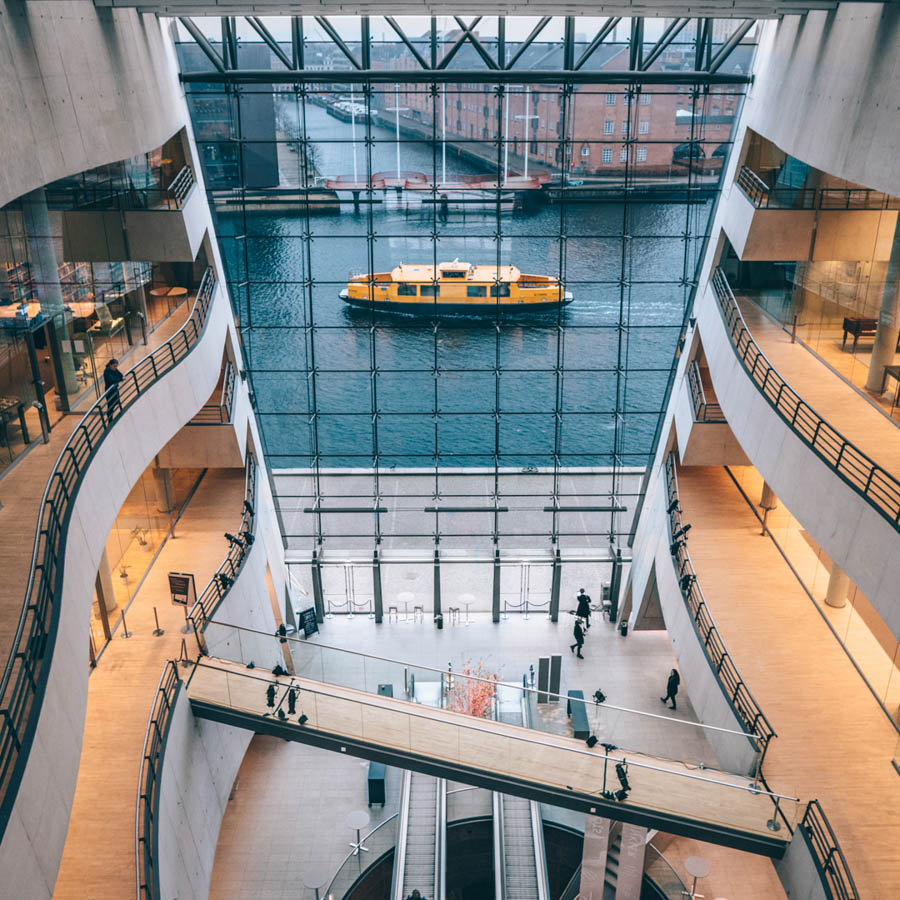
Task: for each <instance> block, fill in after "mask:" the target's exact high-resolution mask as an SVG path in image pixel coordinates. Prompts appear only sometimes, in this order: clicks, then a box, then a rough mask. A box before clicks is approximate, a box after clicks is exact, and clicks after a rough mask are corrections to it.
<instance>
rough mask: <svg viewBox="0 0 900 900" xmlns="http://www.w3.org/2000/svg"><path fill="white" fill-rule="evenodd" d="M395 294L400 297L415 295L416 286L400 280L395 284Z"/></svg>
mask: <svg viewBox="0 0 900 900" xmlns="http://www.w3.org/2000/svg"><path fill="white" fill-rule="evenodd" d="M397 295H398V296H400V297H415V296H416V286H415V285H414V284H408V283H407V282H405V281H401V282H400V283H399V284H398V285H397Z"/></svg>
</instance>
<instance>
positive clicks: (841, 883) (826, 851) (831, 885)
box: [800, 800, 859, 900]
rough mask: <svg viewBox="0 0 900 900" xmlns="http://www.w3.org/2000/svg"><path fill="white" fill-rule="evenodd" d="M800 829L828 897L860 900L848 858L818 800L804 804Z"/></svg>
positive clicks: (833, 899)
mask: <svg viewBox="0 0 900 900" xmlns="http://www.w3.org/2000/svg"><path fill="white" fill-rule="evenodd" d="M800 828H801V829H802V830H803V833H804V834H805V835H806V837H807V838H808V839H809V845H810V848H811V849H812V851H813V855H814V858H815V861H816V868H817V869H818V870H819V878H820V879H821V881H822V884H823V886H824V887H825V889H826V891H828V892H829V897H831V898H832V900H859V892H858V891H857V889H856V883H855V882H854V880H853V875H852V874H851V873H850V866H849V865H848V864H847V858H846V857H845V856H844V853H843V851H842V850H841V845H840V844H839V843H838V840H837V838H836V837H835V835H834V831H832V829H831V824H830V823H829V821H828V817H827V816H826V815H825V812H824V811H823V810H822V805H821V804H820V803H819V801H818V800H810V801H809V803H807V804H806V812H805V813H804V814H803V818H802V819H801V820H800Z"/></svg>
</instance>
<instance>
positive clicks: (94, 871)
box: [54, 469, 244, 900]
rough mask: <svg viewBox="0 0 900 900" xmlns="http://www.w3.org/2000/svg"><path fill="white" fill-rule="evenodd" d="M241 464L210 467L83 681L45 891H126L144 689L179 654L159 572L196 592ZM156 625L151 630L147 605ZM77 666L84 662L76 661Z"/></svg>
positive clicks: (212, 564)
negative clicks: (82, 717)
mask: <svg viewBox="0 0 900 900" xmlns="http://www.w3.org/2000/svg"><path fill="white" fill-rule="evenodd" d="M243 496H244V472H243V469H235V470H210V471H209V472H208V473H207V474H206V475H205V476H204V478H203V481H201V483H200V487H199V488H198V490H197V493H196V494H195V495H194V497H193V499H192V500H191V503H190V504H189V505H188V507H187V510H186V512H185V514H184V516H183V517H182V518H181V521H180V522H179V524H178V526H177V528H176V534H177V538H176V539H174V540H172V539H170V540H169V541H168V542H167V543H166V544H165V546H164V547H163V549H162V551H161V552H160V555H159V557H158V558H157V560H156V564H155V565H154V566H153V568H152V569H151V570H150V573H149V575H148V576H147V580H146V581H145V582H144V584H143V586H142V588H141V590H140V591H139V592H138V594H137V596H136V597H135V599H134V600H133V602H132V604H131V607H130V609H129V610H128V614H127V616H128V628H129V630H130V631H131V632H132V634H133V637H131V638H129V639H127V640H126V639H124V638H123V637H122V634H121V629H120V631H119V632H117V633H116V634H115V635H114V636H113V640H112V641H111V642H110V644H109V646H108V647H107V648H106V650H105V651H104V653H103V655H102V656H101V658H100V662H99V664H98V666H97V668H96V669H95V670H94V671H93V672H92V673H91V677H90V681H89V682H88V707H87V720H86V723H85V731H84V743H83V745H82V751H81V766H80V769H79V772H78V785H77V787H76V790H75V800H74V804H73V807H72V815H71V818H70V820H69V833H68V837H67V840H66V846H65V850H64V853H63V859H62V864H61V866H60V871H59V877H58V879H57V882H56V890H55V892H54V897H57V898H67V897H71V898H75V900H85V898H87V897H90V898H92V900H93V898H111V900H113V898H114V900H121V898H125V897H131V896H134V891H135V873H134V814H135V802H136V798H137V778H138V763H139V761H140V757H141V747H142V745H143V740H144V733H145V731H146V728H147V717H148V715H149V712H150V706H151V701H152V699H153V692H154V689H155V688H156V685H157V682H158V681H159V676H160V673H161V672H162V669H163V665H164V663H165V661H166V660H167V659H174V658H176V657H177V656H178V655H179V651H180V649H181V642H182V639H183V638H185V637H186V638H187V641H188V644H189V652H191V653H192V654H193V653H194V652H195V651H196V648H195V647H194V646H190V645H192V644H193V641H194V638H193V635H188V636H185V635H184V634H182V633H181V630H180V629H181V626H182V625H183V624H184V613H183V611H182V609H181V607H175V606H173V605H172V604H171V602H170V599H169V588H168V579H167V574H168V572H170V571H177V572H185V571H186V572H193V573H194V575H195V578H196V583H197V590H198V591H200V590H202V588H203V586H205V585H206V583H207V582H208V581H209V579H210V577H211V576H212V573H213V572H214V571H215V569H216V568H217V567H218V565H219V564H220V563H221V562H222V560H223V559H224V557H225V555H226V553H227V551H228V544H227V542H226V541H225V540H224V538H223V537H222V533H223V532H224V531H228V530H229V529H230V530H234V527H235V525H236V524H237V523H238V522H239V521H240V517H241V502H242V500H243ZM154 606H155V607H156V608H157V611H158V613H159V622H160V625H161V627H162V628H163V629H164V630H165V634H163V635H162V636H160V637H156V636H154V635H153V628H154V619H153V607H154ZM85 665H87V660H85Z"/></svg>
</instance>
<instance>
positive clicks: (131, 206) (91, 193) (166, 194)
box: [46, 166, 195, 211]
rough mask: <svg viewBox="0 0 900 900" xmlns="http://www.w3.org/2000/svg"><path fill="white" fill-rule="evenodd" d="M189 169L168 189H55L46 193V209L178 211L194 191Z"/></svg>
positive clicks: (97, 186) (109, 186)
mask: <svg viewBox="0 0 900 900" xmlns="http://www.w3.org/2000/svg"><path fill="white" fill-rule="evenodd" d="M194 184H195V182H194V172H193V170H192V169H191V167H190V166H184V168H183V169H182V170H181V171H180V172H179V173H178V174H177V175H176V176H175V178H174V180H173V181H172V183H171V184H170V185H169V186H168V187H162V186H159V187H147V186H128V187H126V186H124V185H121V184H113V183H98V184H78V185H56V186H52V187H48V188H47V189H46V196H47V205H48V206H49V207H50V209H62V210H82V211H90V210H115V209H122V210H137V209H149V210H156V209H171V210H176V209H181V208H182V206H184V203H185V201H186V200H187V197H188V195H189V194H190V192H191V189H192V188H193V187H194Z"/></svg>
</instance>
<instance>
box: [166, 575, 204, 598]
mask: <svg viewBox="0 0 900 900" xmlns="http://www.w3.org/2000/svg"><path fill="white" fill-rule="evenodd" d="M169 593H170V594H171V595H172V602H173V603H174V604H175V605H176V606H188V605H189V604H190V605H191V606H193V605H194V604H195V603H196V602H197V589H196V588H195V587H194V575H193V573H192V572H169Z"/></svg>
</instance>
